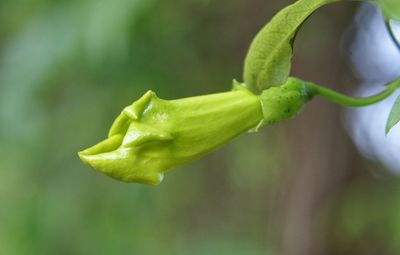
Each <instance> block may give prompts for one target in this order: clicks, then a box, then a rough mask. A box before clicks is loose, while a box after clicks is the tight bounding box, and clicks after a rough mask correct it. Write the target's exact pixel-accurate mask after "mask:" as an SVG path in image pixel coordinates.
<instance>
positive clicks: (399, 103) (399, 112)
mask: <svg viewBox="0 0 400 255" xmlns="http://www.w3.org/2000/svg"><path fill="white" fill-rule="evenodd" d="M399 122H400V96H399V97H397V99H396V101H395V103H394V104H393V107H392V110H391V111H390V114H389V118H388V121H387V123H386V134H389V132H390V130H391V129H392V128H393V127H394V126H395V125H396V124H397V123H399Z"/></svg>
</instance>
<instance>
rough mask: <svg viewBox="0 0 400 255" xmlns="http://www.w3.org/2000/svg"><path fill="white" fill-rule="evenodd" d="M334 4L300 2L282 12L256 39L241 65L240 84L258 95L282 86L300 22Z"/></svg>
mask: <svg viewBox="0 0 400 255" xmlns="http://www.w3.org/2000/svg"><path fill="white" fill-rule="evenodd" d="M332 2H335V0H300V1H297V2H295V3H294V4H292V5H290V6H288V7H286V8H284V9H283V10H281V11H280V12H279V13H278V14H276V15H275V16H274V17H273V18H272V20H271V21H270V22H268V23H267V24H266V25H265V26H264V27H263V28H262V29H261V31H260V32H258V34H257V35H256V37H255V38H254V40H253V42H252V43H251V45H250V48H249V50H248V53H247V56H246V59H245V62H244V74H243V75H244V83H245V84H246V86H247V87H248V88H249V89H250V90H252V91H254V92H256V93H260V92H261V91H262V90H264V89H266V88H269V87H271V86H278V85H281V84H283V83H285V82H286V79H287V78H288V76H289V73H290V68H291V60H292V55H293V49H292V47H293V41H294V38H295V36H296V33H297V31H298V30H299V28H300V27H301V25H302V24H303V22H304V21H305V20H306V19H307V18H308V17H309V16H310V15H311V14H312V13H313V12H314V11H316V10H317V9H318V8H319V7H321V6H323V5H325V4H328V3H332Z"/></svg>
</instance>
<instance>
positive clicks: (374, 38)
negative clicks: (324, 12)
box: [345, 4, 400, 175]
mask: <svg viewBox="0 0 400 255" xmlns="http://www.w3.org/2000/svg"><path fill="white" fill-rule="evenodd" d="M392 27H393V30H394V32H395V34H396V35H397V36H398V38H399V39H400V26H399V23H394V22H392ZM350 31H351V32H353V33H354V34H350ZM349 36H352V37H353V38H352V41H351V42H350V44H349V47H348V49H349V52H346V54H347V55H348V56H349V60H350V63H351V65H352V68H353V70H354V73H355V74H356V76H358V78H359V79H361V81H362V83H361V85H360V87H359V89H358V91H356V93H355V96H359V97H367V96H370V95H374V94H376V93H379V92H380V91H382V90H384V88H385V87H384V84H386V83H388V82H390V81H392V80H394V79H395V78H396V77H398V76H400V50H399V49H398V48H397V47H396V45H395V44H394V43H393V41H392V38H391V37H390V36H389V33H388V31H387V28H386V26H385V23H384V19H383V17H382V15H381V13H380V12H379V11H378V10H377V9H376V8H375V6H373V5H370V4H363V5H361V7H360V9H359V10H358V12H357V14H356V17H355V22H354V24H353V27H352V29H351V30H349V32H348V33H347V34H346V35H345V37H347V40H348V39H349ZM399 93H400V92H396V93H395V94H394V95H392V96H391V97H390V98H388V99H386V100H384V101H382V102H380V103H378V104H375V105H373V106H368V107H363V108H358V109H350V110H348V111H347V113H346V125H347V127H348V128H347V130H348V132H349V134H350V136H351V137H352V139H353V141H354V142H355V144H356V146H357V148H358V149H359V150H360V151H361V153H362V154H363V155H364V156H366V157H368V158H370V159H372V160H375V161H379V162H380V163H382V164H383V165H384V166H385V167H386V168H387V169H388V170H389V171H390V172H391V173H393V174H396V175H400V126H399V125H397V126H395V127H394V128H393V129H392V131H391V132H390V134H389V135H388V136H386V135H385V126H386V121H387V118H388V116H389V113H390V110H391V107H392V105H393V104H394V101H395V100H396V98H397V96H399Z"/></svg>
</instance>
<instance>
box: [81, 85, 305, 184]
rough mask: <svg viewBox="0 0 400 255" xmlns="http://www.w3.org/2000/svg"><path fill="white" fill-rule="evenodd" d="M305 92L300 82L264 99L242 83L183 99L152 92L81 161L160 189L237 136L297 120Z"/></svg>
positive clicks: (130, 108) (273, 90) (121, 117)
mask: <svg viewBox="0 0 400 255" xmlns="http://www.w3.org/2000/svg"><path fill="white" fill-rule="evenodd" d="M302 93H303V88H302V85H301V84H299V82H298V81H297V80H293V82H291V80H290V81H289V82H288V83H287V84H285V85H283V86H281V87H276V88H271V89H269V90H268V91H265V93H262V94H261V95H260V96H257V95H254V94H253V93H251V92H250V91H248V90H247V89H245V88H244V87H242V86H241V85H240V84H237V83H236V84H235V85H234V89H233V91H230V92H226V93H219V94H213V95H206V96H199V97H191V98H184V99H178V100H162V99H160V98H158V97H157V96H156V95H155V93H154V92H152V91H149V92H147V93H146V94H145V95H144V96H143V97H142V98H140V99H139V100H137V101H136V102H134V103H133V104H132V105H130V106H128V107H126V108H125V109H124V110H123V111H122V112H121V114H120V115H119V116H118V117H117V119H116V120H115V121H114V124H113V125H112V127H111V129H110V131H109V134H108V138H107V139H105V140H104V141H102V142H100V143H98V144H97V145H95V146H93V147H91V148H89V149H86V150H84V151H82V152H79V157H80V158H81V160H82V161H83V162H85V163H87V164H88V165H90V166H91V167H93V168H94V169H96V170H98V171H100V172H102V173H104V174H106V175H108V176H111V177H113V178H115V179H118V180H122V181H127V182H138V183H145V184H153V185H156V184H159V183H160V182H161V181H162V179H163V176H164V173H165V172H167V171H169V170H171V169H174V168H176V167H179V166H181V165H184V164H186V163H188V162H190V161H192V160H194V159H197V158H199V157H201V156H203V155H205V154H207V153H208V152H210V151H212V150H214V149H215V148H217V147H218V146H220V145H222V144H224V143H226V142H227V141H229V140H231V139H232V138H234V137H235V136H237V135H239V134H241V133H243V132H245V131H248V130H257V129H258V128H259V127H261V126H263V125H265V124H270V123H274V122H277V121H280V120H283V119H286V118H288V117H290V116H292V115H293V114H295V113H296V112H297V111H298V110H299V109H300V107H301V106H302V105H303V104H304V102H305V100H304V98H305V97H304V95H303V94H302Z"/></svg>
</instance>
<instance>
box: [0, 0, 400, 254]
mask: <svg viewBox="0 0 400 255" xmlns="http://www.w3.org/2000/svg"><path fill="white" fill-rule="evenodd" d="M290 2H292V1H286V0H285V1H272V0H271V1H262V0H246V1H243V0H218V1H216V0H191V1H187V0H171V1H162V0H145V1H143V0H113V1H112V0H69V1H62V0H59V1H49V0H30V1H21V0H1V1H0V203H1V208H0V254H99V255H101V254H145V255H147V254H165V255H169V254H171V255H172V254H173V255H180V254H192V255H200V254H201V255H204V254H229V255H235V254H246V255H257V254H271V255H273V254H296V255H297V254H304V255H306V254H349V255H350V254H352V255H354V254H380V255H382V254H399V253H400V216H399V214H398V209H400V208H399V207H400V188H398V187H400V186H399V185H398V184H399V183H398V182H397V180H396V179H395V178H394V177H391V176H390V175H380V177H379V178H377V177H376V176H375V175H374V174H371V173H370V172H368V171H366V170H367V169H371V168H372V169H381V167H380V166H376V165H373V164H371V163H370V162H367V161H366V160H364V159H363V158H362V157H361V156H359V154H358V153H357V152H356V150H355V148H354V147H353V145H352V144H351V142H350V140H349V139H348V137H347V135H346V133H345V132H344V131H343V128H342V126H341V123H340V107H336V106H333V105H331V104H329V103H326V102H324V101H323V100H315V102H312V103H311V104H310V105H309V106H307V107H306V109H305V111H304V112H302V113H301V114H300V115H299V116H298V117H297V118H296V119H294V120H291V121H289V122H286V123H283V124H279V125H276V126H273V127H270V128H266V129H264V130H262V131H261V132H259V133H257V134H245V135H242V136H241V137H239V138H237V139H235V140H234V141H233V142H232V143H230V144H228V145H226V146H224V147H223V148H221V149H219V150H217V151H216V152H213V153H212V154H210V155H209V156H207V157H205V158H203V159H201V160H198V161H196V162H193V163H191V164H189V165H187V166H185V167H183V168H182V169H179V170H177V171H174V172H172V173H170V174H168V175H167V176H166V178H165V180H164V181H163V183H162V184H161V185H160V186H157V187H150V186H144V185H138V184H126V183H121V182H117V181H115V180H113V179H110V178H108V177H106V176H103V175H101V174H99V173H97V172H95V171H93V170H92V169H90V168H88V167H87V166H85V165H83V164H82V163H81V162H80V161H79V159H78V157H77V154H76V153H77V151H79V150H81V149H83V148H86V147H88V146H90V145H92V144H94V143H96V142H98V141H99V140H101V139H103V138H104V137H105V136H106V133H107V130H108V128H109V126H110V124H111V123H112V121H113V119H114V118H115V117H116V116H117V115H118V114H119V112H120V110H121V109H122V108H123V107H124V106H126V105H128V104H130V103H131V102H133V101H134V100H136V99H138V98H139V97H140V96H141V95H142V94H143V93H144V92H146V91H147V90H149V89H152V90H154V91H156V92H157V94H158V96H159V97H161V98H165V99H174V98H180V97H187V96H195V95H201V94H208V93H214V92H220V91H226V90H228V89H230V84H231V81H232V79H233V78H236V79H239V80H241V75H242V62H243V59H244V57H245V54H246V50H247V48H248V45H249V43H250V42H251V39H252V37H253V36H254V35H255V33H256V32H257V31H258V30H259V29H260V27H261V26H262V25H263V24H265V22H266V21H267V20H269V19H270V18H271V17H272V15H273V14H274V13H276V12H277V11H278V10H279V9H280V8H282V7H283V6H285V5H287V4H288V3H290ZM355 8H356V4H354V3H343V4H338V5H334V6H329V7H326V8H323V9H322V10H321V11H319V12H318V13H317V14H316V15H314V16H313V17H312V18H311V19H309V20H308V21H307V23H306V24H305V26H304V28H303V29H302V30H301V32H300V35H299V38H298V40H297V42H296V47H295V48H296V56H295V59H294V69H293V73H294V74H295V75H297V76H300V77H302V78H304V79H309V80H313V81H315V82H320V83H321V84H326V85H328V86H330V87H333V88H336V89H339V90H343V89H344V88H343V87H340V85H339V84H345V83H349V82H351V81H352V78H351V76H350V75H349V74H348V71H347V69H348V68H347V67H346V65H345V63H344V60H343V58H341V57H340V56H339V55H340V54H339V47H338V45H339V41H340V36H341V34H342V33H343V31H344V29H345V28H346V26H347V25H348V23H349V21H350V20H351V18H352V16H353V14H354V10H355ZM327 60H328V61H327Z"/></svg>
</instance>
